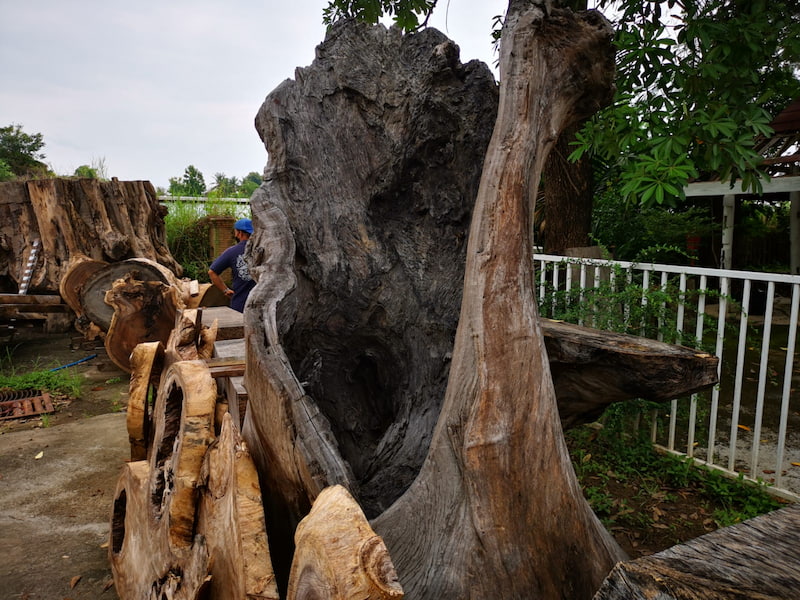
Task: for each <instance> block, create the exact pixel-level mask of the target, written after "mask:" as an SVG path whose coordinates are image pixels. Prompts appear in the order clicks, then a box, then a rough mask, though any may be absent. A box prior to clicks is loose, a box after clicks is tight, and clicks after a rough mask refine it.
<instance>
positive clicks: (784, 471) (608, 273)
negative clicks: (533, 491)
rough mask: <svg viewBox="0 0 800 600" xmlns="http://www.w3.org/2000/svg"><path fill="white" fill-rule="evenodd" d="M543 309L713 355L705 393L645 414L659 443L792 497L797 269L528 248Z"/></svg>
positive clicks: (798, 414) (799, 472) (796, 445)
mask: <svg viewBox="0 0 800 600" xmlns="http://www.w3.org/2000/svg"><path fill="white" fill-rule="evenodd" d="M534 262H535V266H536V270H537V274H536V275H537V294H538V299H539V311H540V314H541V316H543V317H549V318H555V319H563V320H565V321H569V322H573V323H577V324H579V325H584V326H587V327H594V328H597V329H607V330H614V331H622V332H626V333H633V334H635V335H640V336H644V337H651V338H654V339H659V340H663V341H666V342H670V343H679V344H683V345H686V346H691V347H694V348H702V349H703V350H705V351H709V352H714V353H715V354H716V355H717V356H718V357H719V381H720V383H719V384H718V385H717V386H715V387H714V388H713V389H711V390H709V391H707V392H702V393H699V394H693V395H692V396H691V397H689V398H679V399H675V400H673V401H671V402H670V403H669V404H668V405H665V406H657V407H656V408H653V409H652V410H651V411H650V415H649V417H650V419H651V422H650V434H651V439H652V441H653V443H654V444H656V445H657V446H658V447H659V448H661V449H663V450H666V451H669V452H674V453H678V454H684V455H686V456H688V457H691V458H693V459H694V460H696V461H698V462H700V463H703V464H706V465H708V466H710V467H712V468H714V469H718V470H720V471H722V472H724V473H726V474H729V475H732V476H736V477H738V476H742V477H744V478H746V479H750V480H754V481H763V482H766V483H768V484H770V490H771V491H772V492H774V493H775V494H777V495H779V496H783V497H786V498H789V499H791V500H795V501H797V500H800V394H799V393H798V392H796V391H795V388H796V386H797V384H798V377H799V376H800V372H798V371H797V367H796V366H795V363H796V361H795V353H796V337H797V321H798V307H799V305H800V276H793V275H785V274H772V273H760V272H754V271H732V270H722V269H709V268H699V267H689V266H675V265H660V264H638V263H631V262H625V261H610V260H597V259H581V258H567V257H564V256H554V255H547V254H535V255H534Z"/></svg>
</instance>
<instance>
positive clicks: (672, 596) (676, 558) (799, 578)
mask: <svg viewBox="0 0 800 600" xmlns="http://www.w3.org/2000/svg"><path fill="white" fill-rule="evenodd" d="M798 531H800V504H794V505H791V506H788V507H786V508H783V509H781V510H778V511H775V512H772V513H769V514H766V515H762V516H760V517H756V518H755V519H751V520H749V521H745V522H744V523H740V524H738V525H733V526H730V527H725V528H723V529H718V530H717V531H714V532H713V533H708V534H706V535H704V536H701V537H699V538H696V539H694V540H691V541H689V542H687V543H685V544H680V545H678V546H673V547H672V548H669V549H668V550H664V551H663V552H659V553H658V554H653V555H652V556H647V557H645V558H640V559H637V560H633V561H630V562H625V563H620V564H618V565H617V566H616V567H614V570H613V571H611V574H610V575H609V576H608V578H607V579H606V581H605V582H603V585H602V587H601V588H600V590H599V591H598V592H597V594H596V595H595V596H594V600H650V599H652V598H658V599H659V600H750V599H753V598H758V599H760V600H794V599H795V598H798V596H799V595H800V568H798V565H800V547H799V546H798V544H797V532H798Z"/></svg>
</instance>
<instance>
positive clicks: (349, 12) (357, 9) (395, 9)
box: [322, 0, 437, 31]
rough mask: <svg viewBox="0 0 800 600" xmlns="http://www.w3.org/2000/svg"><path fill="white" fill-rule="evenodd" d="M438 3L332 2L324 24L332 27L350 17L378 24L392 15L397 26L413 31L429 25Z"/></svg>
mask: <svg viewBox="0 0 800 600" xmlns="http://www.w3.org/2000/svg"><path fill="white" fill-rule="evenodd" d="M436 2H437V0H331V2H330V3H329V4H328V6H327V7H326V8H325V9H324V10H323V11H322V17H323V22H324V23H326V24H328V25H330V24H331V23H334V22H335V21H338V20H339V19H343V18H348V17H355V18H356V19H359V20H360V21H366V22H367V23H377V22H378V21H379V20H380V19H381V18H382V17H384V16H387V15H391V16H392V21H393V22H394V24H395V25H397V26H398V27H400V28H402V29H403V30H404V31H413V30H415V29H418V28H419V27H421V26H423V25H425V24H427V22H428V17H430V15H431V13H432V12H433V9H434V8H435V7H436ZM420 18H422V22H420Z"/></svg>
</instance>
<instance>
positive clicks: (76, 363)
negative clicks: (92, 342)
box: [50, 354, 97, 371]
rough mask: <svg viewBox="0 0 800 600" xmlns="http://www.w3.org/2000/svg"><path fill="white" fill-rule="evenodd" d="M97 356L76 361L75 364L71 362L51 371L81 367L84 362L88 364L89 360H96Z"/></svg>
mask: <svg viewBox="0 0 800 600" xmlns="http://www.w3.org/2000/svg"><path fill="white" fill-rule="evenodd" d="M96 356H97V354H92V355H91V356H87V357H86V358H82V359H80V360H76V361H75V362H71V363H69V364H68V365H62V366H60V367H56V368H55V369H50V370H51V371H60V370H61V369H66V368H68V367H74V366H75V365H79V364H81V363H82V362H86V361H87V360H92V359H93V358H95V357H96Z"/></svg>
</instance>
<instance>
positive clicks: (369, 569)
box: [288, 485, 403, 600]
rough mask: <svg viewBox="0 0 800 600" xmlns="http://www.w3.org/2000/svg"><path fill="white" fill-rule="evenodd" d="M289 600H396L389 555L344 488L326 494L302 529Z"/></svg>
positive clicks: (395, 581)
mask: <svg viewBox="0 0 800 600" xmlns="http://www.w3.org/2000/svg"><path fill="white" fill-rule="evenodd" d="M295 544H296V550H295V554H294V561H293V562H292V570H291V574H290V576H289V590H288V600H360V599H362V598H370V599H371V600H397V599H399V598H402V597H403V588H402V587H401V585H400V582H399V581H398V579H397V573H396V572H395V570H394V565H393V564H392V560H391V557H390V556H389V551H388V550H387V549H386V545H385V544H384V543H383V540H382V539H381V538H380V536H378V535H377V534H376V533H375V532H374V531H373V530H372V528H371V527H370V526H369V523H368V522H367V519H366V517H365V516H364V513H363V512H361V508H360V507H359V506H358V503H357V502H356V501H355V500H354V499H353V497H352V496H351V495H350V494H349V493H348V492H347V490H346V489H345V488H343V487H342V486H340V485H336V486H332V487H329V488H325V489H324V490H322V492H321V493H320V495H319V496H318V497H317V499H316V500H315V501H314V505H313V506H312V508H311V511H310V512H309V513H308V515H307V516H306V517H305V518H304V519H303V520H302V521H301V522H300V524H299V525H298V526H297V532H296V533H295Z"/></svg>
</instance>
